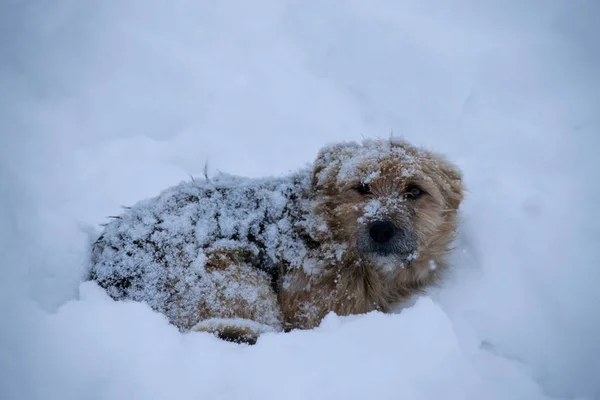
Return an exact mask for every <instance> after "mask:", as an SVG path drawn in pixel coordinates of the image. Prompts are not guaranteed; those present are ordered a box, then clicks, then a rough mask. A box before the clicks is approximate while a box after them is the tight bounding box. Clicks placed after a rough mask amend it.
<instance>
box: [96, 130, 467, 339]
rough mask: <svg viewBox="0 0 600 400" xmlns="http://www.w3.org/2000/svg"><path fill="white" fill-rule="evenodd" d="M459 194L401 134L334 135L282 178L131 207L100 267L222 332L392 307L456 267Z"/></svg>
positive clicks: (110, 277)
mask: <svg viewBox="0 0 600 400" xmlns="http://www.w3.org/2000/svg"><path fill="white" fill-rule="evenodd" d="M462 191H463V190H462V184H461V174H460V172H459V170H458V169H457V168H456V167H455V166H454V165H452V164H451V163H449V162H448V161H446V160H445V159H444V158H443V157H442V156H441V155H439V154H435V153H432V152H429V151H426V150H423V149H420V148H417V147H414V146H412V145H410V144H408V143H406V142H405V141H401V140H396V139H393V140H365V141H363V142H362V143H341V144H336V145H332V146H328V147H326V148H324V149H322V150H321V152H320V153H319V155H318V157H317V159H316V160H315V162H314V164H313V165H312V166H311V167H310V168H306V169H303V170H301V171H299V172H297V173H294V174H292V175H290V176H287V177H283V178H271V179H244V178H238V177H231V176H225V175H221V176H218V177H217V178H215V179H212V180H206V181H202V182H200V181H197V180H193V181H190V182H183V183H181V184H179V185H177V186H175V187H172V188H170V189H167V190H166V191H164V192H162V193H161V194H160V195H159V196H157V197H155V198H152V199H149V200H145V201H142V202H139V203H138V204H136V205H134V206H133V207H130V208H128V209H127V210H126V212H125V213H124V214H123V215H121V216H119V217H117V218H115V219H114V220H113V221H111V222H110V223H109V224H107V225H106V227H105V230H104V232H103V233H102V235H101V236H100V238H99V239H98V240H97V241H96V243H95V244H94V248H93V257H92V268H91V278H92V279H93V280H96V281H97V282H98V283H99V284H100V286H102V287H104V288H105V289H106V290H107V292H108V294H109V295H110V296H111V297H113V298H114V299H117V300H120V299H131V300H137V301H145V302H147V303H148V304H149V305H150V306H151V307H152V308H153V309H155V310H157V311H159V312H162V313H164V314H165V315H166V316H167V318H168V319H169V321H170V322H171V323H173V324H174V325H175V326H177V327H178V328H179V329H181V330H189V329H195V330H201V331H208V332H213V333H215V334H217V335H219V336H220V337H222V338H224V339H227V340H239V341H247V342H253V341H254V340H255V339H256V336H258V335H259V334H260V333H262V332H267V331H281V330H290V329H296V328H298V329H308V328H312V327H314V326H316V325H318V324H319V322H320V321H321V319H322V318H323V317H324V316H325V315H326V314H327V313H329V312H331V311H333V312H335V313H337V314H339V315H348V314H360V313H365V312H369V311H372V310H380V311H383V312H387V311H390V310H391V309H392V308H393V307H394V306H395V305H397V304H398V303H400V302H403V301H406V300H408V299H409V298H410V296H411V295H414V294H416V293H419V292H420V291H422V290H423V289H424V288H426V287H428V286H430V285H432V284H434V283H435V282H436V281H438V280H439V279H440V277H441V276H442V273H443V271H444V270H445V269H446V268H447V263H446V261H445V256H446V255H447V253H448V252H449V250H450V243H451V242H452V241H453V239H454V233H455V230H456V228H457V209H458V207H459V205H460V203H461V201H462V196H463V195H462Z"/></svg>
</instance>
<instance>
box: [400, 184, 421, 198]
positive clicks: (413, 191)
mask: <svg viewBox="0 0 600 400" xmlns="http://www.w3.org/2000/svg"><path fill="white" fill-rule="evenodd" d="M423 194H425V192H424V191H423V190H422V189H421V188H420V187H418V186H414V185H413V186H409V187H407V188H406V190H405V191H404V196H405V197H406V198H407V199H412V200H416V199H418V198H419V197H421V196H423Z"/></svg>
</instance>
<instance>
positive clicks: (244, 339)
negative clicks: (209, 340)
mask: <svg viewBox="0 0 600 400" xmlns="http://www.w3.org/2000/svg"><path fill="white" fill-rule="evenodd" d="M191 331H195V332H209V333H212V334H214V335H215V336H217V337H218V338H219V339H222V340H226V341H228V342H234V343H246V344H255V343H256V341H257V340H258V337H259V336H260V335H262V334H263V333H269V332H279V331H280V329H277V328H275V327H273V326H270V325H266V324H261V323H259V322H256V321H252V320H249V319H244V318H210V319H206V320H204V321H200V322H199V323H197V324H196V325H195V326H194V327H192V329H191Z"/></svg>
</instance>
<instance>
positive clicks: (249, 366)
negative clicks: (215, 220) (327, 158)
mask: <svg viewBox="0 0 600 400" xmlns="http://www.w3.org/2000/svg"><path fill="white" fill-rule="evenodd" d="M599 19H600V6H599V3H597V2H594V1H585V0H571V1H566V0H564V1H559V0H547V1H541V0H540V1H536V0H528V1H516V0H509V1H503V2H502V1H497V2H491V1H487V2H479V1H475V0H465V1H456V2H452V3H450V2H441V1H440V2H434V1H431V0H426V1H416V0H412V1H411V0H407V1H402V2H396V1H384V0H375V1H371V2H361V1H349V2H344V3H343V5H342V3H340V2H335V1H332V0H325V1H320V2H317V1H314V2H299V1H291V0H287V1H278V2H276V1H272V2H268V1H258V2H243V1H238V2H233V1H228V2H216V1H204V2H186V1H175V2H168V4H167V2H158V1H146V2H141V1H135V0H128V1H116V0H107V1H102V2H92V1H80V0H78V1H75V0H67V1H63V2H60V3H58V2H56V3H54V2H44V1H29V2H20V1H15V0H9V1H7V2H3V3H2V5H1V6H0V24H1V25H0V31H2V33H3V35H2V40H0V51H1V52H2V56H1V57H0V93H1V94H0V121H1V122H0V191H1V195H0V204H1V206H0V218H1V221H2V223H0V243H2V249H1V252H0V262H1V266H2V278H1V279H0V282H1V283H0V286H1V287H0V289H1V290H0V300H1V301H0V308H1V311H2V314H3V315H4V316H5V318H4V321H3V322H2V325H1V327H2V329H1V331H0V346H1V347H0V350H1V352H2V353H1V354H2V356H1V357H0V398H2V399H29V398H31V399H37V398H44V399H121V398H128V399H129V398H140V399H153V398H156V399H163V398H178V399H187V398H190V399H191V398H210V399H213V398H214V399H238V398H249V399H253V398H260V399H269V398H277V399H279V398H290V399H292V398H299V399H300V398H328V399H332V398H381V399H385V398H407V399H438V398H444V399H548V398H553V399H554V398H559V399H574V398H579V399H583V398H585V399H597V398H600V383H598V382H599V380H598V377H600V361H599V360H600V342H599V341H598V337H600V316H599V314H598V310H599V309H600V292H599V291H598V290H596V286H597V282H598V281H600V269H599V268H598V266H599V265H600V257H599V251H598V249H599V248H600V246H599V244H600V243H599V242H600V230H599V228H598V222H599V221H600V212H599V211H598V207H597V204H598V201H599V200H600V185H599V184H598V178H597V177H596V174H597V171H599V170H600V165H599V164H600V163H599V162H598V158H595V157H596V152H597V149H598V148H599V144H600V139H599V134H600V120H599V119H598V115H600V106H599V105H600V101H599V100H600V98H599V97H600V79H599V77H598V72H597V71H598V70H600V39H598V38H600V29H599V28H597V26H598V24H597V21H598V20H599ZM390 131H393V132H394V134H395V135H402V136H404V137H405V138H407V139H408V140H410V141H412V142H414V143H417V144H421V145H425V146H429V147H432V148H434V149H436V150H439V151H442V152H445V153H447V154H448V155H449V157H450V158H451V159H453V160H454V161H456V162H457V163H458V164H459V165H460V166H461V168H462V169H463V171H464V174H465V179H466V184H467V186H468V188H469V193H468V198H467V200H466V201H465V203H464V205H463V207H462V215H463V219H464V223H463V226H462V229H461V235H460V238H459V243H458V248H457V251H456V252H455V255H454V261H455V264H456V265H457V268H456V273H455V275H454V276H453V277H451V278H450V279H449V281H448V282H447V283H446V285H444V287H443V288H441V289H440V290H438V291H435V292H433V293H432V294H431V298H423V299H420V300H419V301H418V302H417V303H416V305H415V306H413V307H412V308H410V309H408V310H405V311H404V312H402V313H401V314H398V315H380V314H369V315H366V316H357V317H350V318H337V317H334V316H330V317H329V318H327V319H326V320H325V321H324V323H323V325H322V326H321V327H320V328H318V329H315V330H314V331H309V332H294V333H291V334H287V335H282V334H273V335H267V336H266V337H264V338H261V340H260V341H259V342H258V344H257V345H256V346H254V347H245V346H237V345H233V344H230V343H223V342H219V341H217V340H215V339H213V338H212V337H209V336H206V335H204V334H188V335H181V334H179V333H178V332H177V331H176V330H175V329H174V328H172V327H171V326H169V325H168V324H167V323H166V321H165V319H164V318H163V317H162V316H161V315H158V314H156V313H153V312H151V311H150V309H149V308H148V307H147V306H145V305H142V304H135V303H115V302H112V301H111V300H109V299H108V298H107V297H106V295H105V294H103V292H102V291H100V290H99V289H98V288H97V287H96V286H94V285H93V284H90V283H83V284H81V281H82V277H83V276H84V273H85V270H86V268H87V265H86V260H87V257H88V254H87V250H88V247H87V246H88V244H89V239H90V236H91V235H93V233H94V232H95V231H96V229H97V224H99V223H101V222H103V221H105V217H106V216H108V215H114V214H115V213H118V212H119V207H120V206H121V205H128V204H131V203H133V202H135V201H137V200H140V199H142V198H145V197H148V196H152V195H154V194H156V193H158V191H160V190H161V189H163V188H165V187H167V186H169V185H171V184H175V183H177V182H179V181H181V180H183V179H187V178H188V176H189V175H190V174H191V175H200V174H201V173H202V170H203V167H204V164H205V162H207V161H208V163H209V166H210V171H212V172H214V171H217V170H221V171H225V172H228V173H231V174H241V175H244V176H251V177H253V176H264V175H279V174H283V173H285V172H287V171H289V170H293V169H296V168H298V167H300V166H302V165H303V164H304V163H305V162H308V161H311V160H312V159H313V158H314V156H315V154H316V151H317V150H318V148H319V147H321V146H322V145H323V144H325V143H328V142H332V141H337V140H342V139H343V140H351V139H360V138H361V137H362V136H366V137H375V136H387V135H389V133H390Z"/></svg>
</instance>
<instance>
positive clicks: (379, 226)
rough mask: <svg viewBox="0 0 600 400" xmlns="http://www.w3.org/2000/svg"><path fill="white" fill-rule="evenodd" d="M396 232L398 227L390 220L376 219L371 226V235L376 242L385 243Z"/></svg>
mask: <svg viewBox="0 0 600 400" xmlns="http://www.w3.org/2000/svg"><path fill="white" fill-rule="evenodd" d="M395 234H396V227H395V226H394V224H393V223H392V222H390V221H375V222H373V223H372V224H371V226H370V228H369V236H371V239H373V240H374V241H375V242H376V243H379V244H384V243H387V242H389V241H390V239H391V238H393V237H394V235H395Z"/></svg>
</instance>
